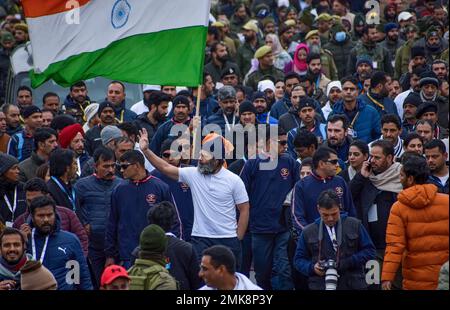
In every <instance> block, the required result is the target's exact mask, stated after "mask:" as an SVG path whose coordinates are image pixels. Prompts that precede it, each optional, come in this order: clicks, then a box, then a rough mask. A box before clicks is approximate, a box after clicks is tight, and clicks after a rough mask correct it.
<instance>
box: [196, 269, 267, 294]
mask: <svg viewBox="0 0 450 310" xmlns="http://www.w3.org/2000/svg"><path fill="white" fill-rule="evenodd" d="M234 275H235V276H236V286H235V287H234V289H233V291H252V290H253V291H261V290H262V288H260V287H259V286H258V285H256V284H254V283H253V282H252V281H250V279H249V278H247V277H246V276H244V275H243V274H241V273H239V272H235V273H234ZM199 290H201V291H211V290H217V289H216V288H212V287H209V286H207V285H205V286H202V287H201V288H199Z"/></svg>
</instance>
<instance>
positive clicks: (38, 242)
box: [27, 196, 92, 290]
mask: <svg viewBox="0 0 450 310" xmlns="http://www.w3.org/2000/svg"><path fill="white" fill-rule="evenodd" d="M30 211H31V223H29V225H30V228H31V234H30V236H29V239H28V244H27V253H29V254H31V255H32V257H33V260H36V261H40V262H41V263H42V264H43V265H44V266H45V267H46V268H47V269H48V270H50V272H51V273H52V274H53V276H54V277H55V279H56V281H57V282H58V290H92V282H91V277H90V275H89V269H88V266H87V263H86V258H85V257H84V255H83V250H82V249H81V244H80V240H78V238H77V237H76V236H75V235H74V234H72V233H70V232H67V231H64V230H61V228H60V219H59V216H58V214H57V213H56V204H55V202H54V201H53V199H51V198H49V197H47V196H41V197H37V198H35V199H33V200H32V201H31V204H30ZM67 263H69V264H67ZM71 273H73V274H74V277H72V276H71ZM77 273H78V275H79V279H77ZM68 280H69V281H68ZM77 280H79V281H77ZM77 282H78V283H77Z"/></svg>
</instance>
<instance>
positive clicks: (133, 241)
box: [105, 150, 172, 269]
mask: <svg viewBox="0 0 450 310" xmlns="http://www.w3.org/2000/svg"><path fill="white" fill-rule="evenodd" d="M120 170H121V172H122V174H123V177H124V178H125V179H128V182H125V183H122V184H120V185H118V186H117V187H116V188H115V189H114V190H113V192H112V197H111V211H110V214H109V219H108V223H107V226H106V243H105V254H106V263H105V265H106V266H109V265H111V264H114V263H120V264H121V265H122V266H123V267H124V268H126V269H128V268H130V267H131V266H132V261H131V259H132V252H133V250H134V249H135V248H136V247H137V246H138V244H139V236H140V234H141V232H142V230H143V229H144V228H145V227H146V226H147V225H148V223H147V212H148V211H149V209H150V208H152V207H153V205H154V204H155V203H159V202H161V201H170V202H172V196H171V194H170V190H169V186H167V184H165V183H164V182H163V181H161V180H160V179H158V178H155V177H154V176H152V175H151V174H149V173H148V171H147V170H145V160H144V156H143V155H142V153H141V152H139V151H136V150H131V151H127V152H126V153H125V154H123V155H122V157H121V158H120Z"/></svg>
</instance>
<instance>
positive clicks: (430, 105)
mask: <svg viewBox="0 0 450 310" xmlns="http://www.w3.org/2000/svg"><path fill="white" fill-rule="evenodd" d="M437 111H438V107H437V105H436V104H435V103H434V102H431V101H428V102H424V103H422V104H421V105H420V106H419V107H418V108H417V113H416V118H417V119H420V118H421V117H422V115H424V114H425V113H427V112H434V113H437Z"/></svg>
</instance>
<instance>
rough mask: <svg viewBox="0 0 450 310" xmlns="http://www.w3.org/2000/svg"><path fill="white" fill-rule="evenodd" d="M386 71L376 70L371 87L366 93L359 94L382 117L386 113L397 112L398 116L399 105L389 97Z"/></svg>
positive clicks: (371, 80)
mask: <svg viewBox="0 0 450 310" xmlns="http://www.w3.org/2000/svg"><path fill="white" fill-rule="evenodd" d="M386 84H387V79H386V73H384V72H381V71H376V72H374V73H373V74H372V77H371V79H370V89H369V91H368V92H367V93H365V94H364V95H361V96H359V98H360V99H361V101H362V102H364V103H365V104H367V105H371V106H372V107H374V108H375V109H376V110H377V111H378V113H379V114H380V117H381V116H383V115H384V114H395V115H397V116H398V111H397V106H396V104H395V102H394V101H393V100H392V99H391V98H389V91H388V89H387V86H386Z"/></svg>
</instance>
